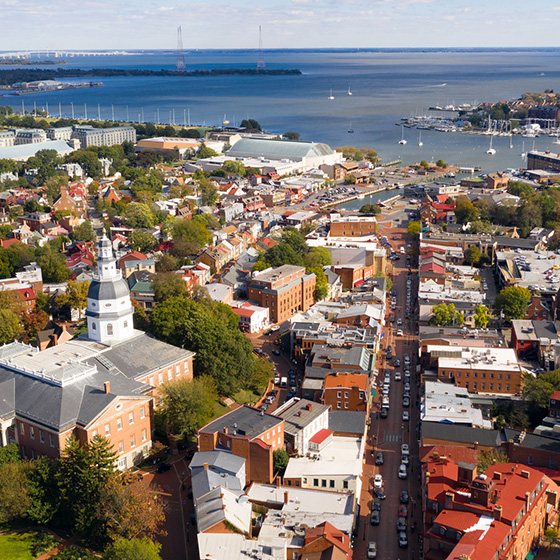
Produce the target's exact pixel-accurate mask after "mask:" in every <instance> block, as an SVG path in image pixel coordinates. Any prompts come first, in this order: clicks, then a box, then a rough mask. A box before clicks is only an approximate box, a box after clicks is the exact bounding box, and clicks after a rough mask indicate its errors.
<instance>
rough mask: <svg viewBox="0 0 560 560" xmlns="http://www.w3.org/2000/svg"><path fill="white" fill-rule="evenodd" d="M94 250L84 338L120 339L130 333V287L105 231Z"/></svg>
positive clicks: (127, 336)
mask: <svg viewBox="0 0 560 560" xmlns="http://www.w3.org/2000/svg"><path fill="white" fill-rule="evenodd" d="M97 254H98V257H97V274H95V275H94V276H93V280H92V282H91V284H90V286H89V291H88V297H87V309H86V318H87V324H88V338H89V339H91V340H96V341H98V342H102V343H111V342H120V341H122V340H126V339H127V338H130V337H131V336H132V335H133V324H132V317H133V308H132V304H131V302H130V291H129V289H128V285H127V283H126V281H125V280H124V278H123V277H122V274H121V271H120V270H119V269H118V268H117V261H116V258H115V256H114V255H113V248H112V246H111V241H110V240H109V239H108V238H107V237H106V236H105V235H103V237H102V238H101V240H100V241H99V244H98V245H97Z"/></svg>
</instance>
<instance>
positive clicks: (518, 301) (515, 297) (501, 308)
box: [494, 286, 531, 321]
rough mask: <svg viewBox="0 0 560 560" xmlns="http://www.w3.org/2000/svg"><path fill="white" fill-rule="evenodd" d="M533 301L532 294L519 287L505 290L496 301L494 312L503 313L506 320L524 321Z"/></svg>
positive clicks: (510, 287)
mask: <svg viewBox="0 0 560 560" xmlns="http://www.w3.org/2000/svg"><path fill="white" fill-rule="evenodd" d="M530 301H531V292H530V291H529V290H527V289H525V288H521V287H518V286H508V287H506V288H504V289H503V290H502V291H501V292H500V293H499V294H498V295H497V297H496V300H495V301H494V310H495V311H496V312H497V313H500V312H502V313H503V314H504V316H505V318H506V319H508V320H510V321H512V320H513V319H523V317H525V313H526V312H527V307H528V306H529V303H530Z"/></svg>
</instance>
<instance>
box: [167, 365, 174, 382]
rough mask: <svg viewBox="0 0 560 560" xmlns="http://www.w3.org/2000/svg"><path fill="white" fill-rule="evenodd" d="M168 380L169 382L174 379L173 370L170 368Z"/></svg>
mask: <svg viewBox="0 0 560 560" xmlns="http://www.w3.org/2000/svg"><path fill="white" fill-rule="evenodd" d="M167 379H168V380H171V379H173V370H172V369H171V368H169V369H168V370H167Z"/></svg>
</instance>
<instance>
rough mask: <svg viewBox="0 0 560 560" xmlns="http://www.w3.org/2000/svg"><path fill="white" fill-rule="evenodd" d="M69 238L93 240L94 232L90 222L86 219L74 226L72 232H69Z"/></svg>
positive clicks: (73, 239)
mask: <svg viewBox="0 0 560 560" xmlns="http://www.w3.org/2000/svg"><path fill="white" fill-rule="evenodd" d="M70 239H72V241H94V240H95V232H94V231H93V226H92V225H91V222H88V221H87V220H86V221H85V222H83V223H81V224H80V225H79V226H77V227H75V228H74V229H73V231H72V233H70Z"/></svg>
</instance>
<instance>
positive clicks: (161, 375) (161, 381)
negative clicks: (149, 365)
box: [158, 372, 163, 385]
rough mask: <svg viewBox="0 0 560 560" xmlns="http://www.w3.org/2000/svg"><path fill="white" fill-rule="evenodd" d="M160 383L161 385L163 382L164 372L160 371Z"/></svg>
mask: <svg viewBox="0 0 560 560" xmlns="http://www.w3.org/2000/svg"><path fill="white" fill-rule="evenodd" d="M158 383H159V384H160V385H161V384H162V383H163V373H161V372H160V374H159V375H158Z"/></svg>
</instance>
